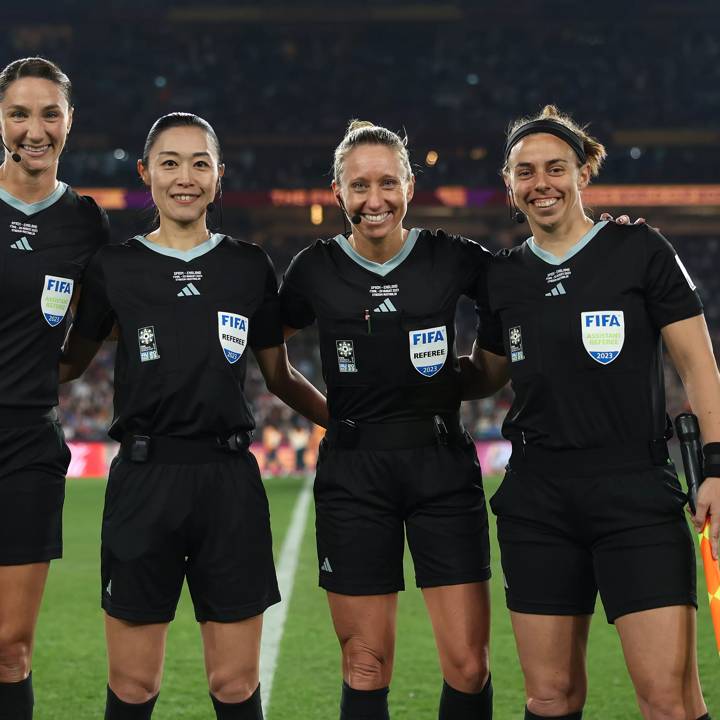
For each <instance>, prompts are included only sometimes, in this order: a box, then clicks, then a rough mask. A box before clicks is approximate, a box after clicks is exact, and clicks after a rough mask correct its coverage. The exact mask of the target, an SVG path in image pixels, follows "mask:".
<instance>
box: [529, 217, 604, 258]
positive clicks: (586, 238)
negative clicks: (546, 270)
mask: <svg viewBox="0 0 720 720" xmlns="http://www.w3.org/2000/svg"><path fill="white" fill-rule="evenodd" d="M607 224H608V221H607V220H602V221H600V222H599V223H595V225H593V226H592V227H591V228H590V229H589V230H588V231H587V232H586V233H585V234H584V235H583V236H582V237H581V238H580V239H579V240H578V241H577V242H576V243H575V244H574V245H573V246H572V247H571V248H570V249H569V250H568V251H567V252H566V253H565V255H563V256H562V257H557V256H556V255H553V254H552V253H549V252H548V251H547V250H543V249H542V248H541V247H538V245H537V244H536V243H535V238H534V237H529V238H528V239H527V244H528V247H529V248H530V249H531V250H532V251H533V252H534V253H535V255H537V256H538V257H539V258H540V259H541V260H544V261H545V262H546V263H548V264H549V265H562V264H563V263H566V262H567V261H568V260H569V259H570V258H571V257H574V256H575V255H577V254H578V253H579V252H580V251H581V250H582V249H583V248H584V247H585V246H586V245H587V244H588V243H589V242H590V241H591V240H592V239H593V238H594V237H595V236H596V235H597V234H598V233H599V232H600V231H601V230H602V229H603V228H604V227H605V226H606V225H607Z"/></svg>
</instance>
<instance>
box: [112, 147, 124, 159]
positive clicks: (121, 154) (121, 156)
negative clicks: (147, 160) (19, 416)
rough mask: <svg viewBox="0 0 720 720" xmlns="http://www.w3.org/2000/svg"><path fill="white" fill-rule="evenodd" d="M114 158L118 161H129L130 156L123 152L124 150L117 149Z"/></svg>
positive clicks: (114, 151)
mask: <svg viewBox="0 0 720 720" xmlns="http://www.w3.org/2000/svg"><path fill="white" fill-rule="evenodd" d="M113 157H114V158H115V159H116V160H127V159H128V154H127V152H126V151H125V150H123V149H122V148H115V150H113Z"/></svg>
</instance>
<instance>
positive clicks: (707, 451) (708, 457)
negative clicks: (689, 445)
mask: <svg viewBox="0 0 720 720" xmlns="http://www.w3.org/2000/svg"><path fill="white" fill-rule="evenodd" d="M703 457H704V458H705V462H704V463H703V477H706V478H708V477H720V442H711V443H708V444H707V445H704V446H703Z"/></svg>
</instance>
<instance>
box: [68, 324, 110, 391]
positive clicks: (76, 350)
mask: <svg viewBox="0 0 720 720" xmlns="http://www.w3.org/2000/svg"><path fill="white" fill-rule="evenodd" d="M101 345H102V341H97V340H88V339H87V338H84V337H80V336H79V335H78V334H77V333H75V332H74V331H73V330H70V335H69V336H68V339H67V341H66V342H65V347H64V348H63V353H62V356H61V357H60V382H61V383H64V382H69V381H70V380H75V379H76V378H79V377H80V376H81V375H82V374H83V373H84V372H85V370H87V367H88V365H89V364H90V363H91V362H92V359H93V358H94V357H95V355H96V354H97V351H98V350H99V349H100V346H101Z"/></svg>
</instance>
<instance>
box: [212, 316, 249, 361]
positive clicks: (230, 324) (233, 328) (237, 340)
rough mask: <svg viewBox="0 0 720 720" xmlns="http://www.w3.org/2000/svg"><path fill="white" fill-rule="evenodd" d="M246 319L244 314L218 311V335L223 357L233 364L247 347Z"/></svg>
mask: <svg viewBox="0 0 720 720" xmlns="http://www.w3.org/2000/svg"><path fill="white" fill-rule="evenodd" d="M247 335H248V319H247V318H246V317H245V316H244V315H237V314H236V313H231V312H223V311H222V310H220V311H218V337H219V338H220V347H221V348H222V349H223V352H224V353H225V359H226V360H227V361H228V362H229V363H230V364H231V365H233V364H234V363H236V362H237V361H238V360H239V359H240V358H241V357H242V354H243V353H244V352H245V348H246V347H247Z"/></svg>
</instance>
